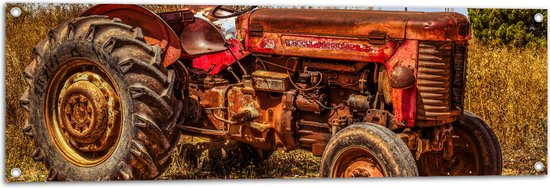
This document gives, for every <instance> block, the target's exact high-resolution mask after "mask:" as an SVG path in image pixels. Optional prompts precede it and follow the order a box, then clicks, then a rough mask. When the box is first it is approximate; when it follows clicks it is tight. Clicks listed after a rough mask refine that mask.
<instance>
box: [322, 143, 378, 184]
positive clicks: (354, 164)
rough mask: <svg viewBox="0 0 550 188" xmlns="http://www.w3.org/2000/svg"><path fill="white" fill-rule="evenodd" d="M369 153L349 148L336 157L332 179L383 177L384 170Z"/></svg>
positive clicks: (359, 148)
mask: <svg viewBox="0 0 550 188" xmlns="http://www.w3.org/2000/svg"><path fill="white" fill-rule="evenodd" d="M374 155H375V154H372V153H371V152H370V151H368V150H365V149H364V148H363V147H350V148H347V149H346V150H344V151H343V152H342V153H340V154H339V155H338V156H337V157H336V161H335V164H334V170H333V174H332V177H338V178H352V177H371V178H374V177H384V170H383V167H382V165H381V164H380V163H379V161H378V160H377V159H376V157H374Z"/></svg>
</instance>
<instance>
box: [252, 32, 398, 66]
mask: <svg viewBox="0 0 550 188" xmlns="http://www.w3.org/2000/svg"><path fill="white" fill-rule="evenodd" d="M248 44H249V46H246V47H247V49H248V50H250V51H251V52H253V53H264V54H278V55H287V56H302V57H313V58H324V59H339V60H350V61H368V62H384V61H385V60H386V59H387V58H389V56H390V55H391V54H392V53H393V52H394V50H395V42H392V41H390V42H388V43H386V44H385V45H372V44H370V43H369V42H368V41H365V40H360V39H355V38H342V37H320V36H308V35H298V34H296V35H293V34H284V35H283V34H280V33H264V34H263V36H262V37H252V38H250V39H249V43H248Z"/></svg>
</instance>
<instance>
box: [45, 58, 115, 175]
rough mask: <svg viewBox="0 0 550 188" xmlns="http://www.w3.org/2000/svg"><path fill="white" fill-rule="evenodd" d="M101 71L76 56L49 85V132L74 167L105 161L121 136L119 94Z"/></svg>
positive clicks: (92, 63) (91, 62)
mask: <svg viewBox="0 0 550 188" xmlns="http://www.w3.org/2000/svg"><path fill="white" fill-rule="evenodd" d="M92 67H93V68H92ZM88 69H89V70H88ZM104 74H105V73H104V72H103V69H101V68H99V67H98V66H97V65H96V63H95V62H93V61H91V60H88V59H80V58H76V59H73V60H71V61H69V62H67V63H65V64H64V66H63V67H61V68H60V70H59V71H58V72H57V73H56V74H55V75H54V76H53V77H54V78H52V82H51V83H50V86H49V87H48V92H47V93H48V95H47V98H46V104H47V105H46V110H45V114H46V126H47V130H48V133H49V135H50V137H51V138H52V142H53V143H54V145H55V147H57V148H58V149H59V151H60V152H61V154H62V155H63V156H64V157H65V158H66V159H68V160H69V161H71V162H72V163H73V164H75V165H77V166H95V165H97V164H100V163H101V162H103V161H104V160H106V159H107V158H108V157H109V156H110V154H111V153H112V152H113V150H114V148H115V147H114V146H115V144H116V143H117V142H118V140H119V137H120V132H121V127H122V125H121V122H120V121H121V117H120V115H121V113H122V110H123V109H121V108H122V107H121V106H120V105H121V104H120V97H119V95H118V93H117V91H116V90H115V89H114V86H113V84H112V80H110V78H109V77H105V76H104Z"/></svg>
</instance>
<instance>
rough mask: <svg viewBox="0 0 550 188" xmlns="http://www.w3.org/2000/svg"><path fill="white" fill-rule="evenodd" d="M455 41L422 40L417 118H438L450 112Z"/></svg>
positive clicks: (419, 54)
mask: <svg viewBox="0 0 550 188" xmlns="http://www.w3.org/2000/svg"><path fill="white" fill-rule="evenodd" d="M452 49H453V45H452V43H441V42H439V43H436V42H433V43H420V44H419V45H418V73H417V77H418V80H417V93H416V108H417V110H416V119H419V120H439V119H441V118H448V116H449V115H450V107H451V105H450V101H451V98H450V94H451V91H450V88H451V65H452Z"/></svg>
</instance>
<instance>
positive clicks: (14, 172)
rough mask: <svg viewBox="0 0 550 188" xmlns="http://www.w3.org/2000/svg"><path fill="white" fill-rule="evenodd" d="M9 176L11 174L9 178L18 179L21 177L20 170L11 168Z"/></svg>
mask: <svg viewBox="0 0 550 188" xmlns="http://www.w3.org/2000/svg"><path fill="white" fill-rule="evenodd" d="M10 174H11V177H13V178H18V177H19V176H21V169H19V168H12V169H11V172H10Z"/></svg>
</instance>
